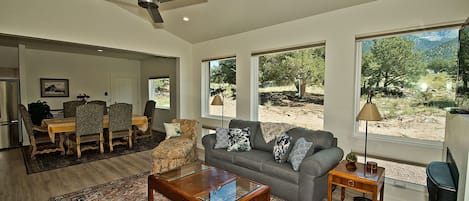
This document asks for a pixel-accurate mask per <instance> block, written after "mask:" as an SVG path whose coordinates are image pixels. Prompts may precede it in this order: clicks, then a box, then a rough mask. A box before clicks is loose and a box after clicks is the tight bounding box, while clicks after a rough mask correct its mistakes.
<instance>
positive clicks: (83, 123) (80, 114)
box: [75, 104, 104, 136]
mask: <svg viewBox="0 0 469 201" xmlns="http://www.w3.org/2000/svg"><path fill="white" fill-rule="evenodd" d="M76 111H77V114H76V118H75V125H76V134H77V135H78V136H81V135H90V134H96V133H101V132H103V118H104V115H103V106H101V105H97V104H86V105H80V106H78V107H77V110H76Z"/></svg>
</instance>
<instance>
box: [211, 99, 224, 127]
mask: <svg viewBox="0 0 469 201" xmlns="http://www.w3.org/2000/svg"><path fill="white" fill-rule="evenodd" d="M210 105H221V127H222V128H223V109H224V108H223V107H224V106H223V105H224V104H223V99H222V97H221V96H220V95H216V96H215V97H213V100H212V103H210Z"/></svg>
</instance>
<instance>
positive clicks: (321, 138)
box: [287, 128, 334, 156]
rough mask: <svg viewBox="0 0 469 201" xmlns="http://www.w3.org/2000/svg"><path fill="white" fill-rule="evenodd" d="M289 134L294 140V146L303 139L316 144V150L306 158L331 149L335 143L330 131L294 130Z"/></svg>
mask: <svg viewBox="0 0 469 201" xmlns="http://www.w3.org/2000/svg"><path fill="white" fill-rule="evenodd" d="M287 134H288V135H289V136H291V137H292V138H293V139H292V144H295V143H296V141H297V140H298V139H300V138H302V137H303V138H305V140H306V141H308V142H312V143H313V144H314V150H313V149H312V150H311V151H310V152H308V154H306V156H310V155H312V154H313V153H316V152H318V151H320V150H323V149H328V148H331V147H333V143H334V136H333V135H332V133H330V132H328V131H319V130H310V129H305V128H293V129H291V130H289V131H288V132H287Z"/></svg>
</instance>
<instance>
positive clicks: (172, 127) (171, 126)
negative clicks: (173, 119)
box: [164, 123, 181, 139]
mask: <svg viewBox="0 0 469 201" xmlns="http://www.w3.org/2000/svg"><path fill="white" fill-rule="evenodd" d="M164 129H165V131H166V139H169V138H172V137H179V136H181V124H179V123H164Z"/></svg>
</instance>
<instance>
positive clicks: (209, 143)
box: [202, 134, 217, 149]
mask: <svg viewBox="0 0 469 201" xmlns="http://www.w3.org/2000/svg"><path fill="white" fill-rule="evenodd" d="M216 142H217V138H216V135H215V134H208V135H205V136H204V137H202V144H203V145H204V148H205V149H213V148H214V147H215V143H216Z"/></svg>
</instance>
